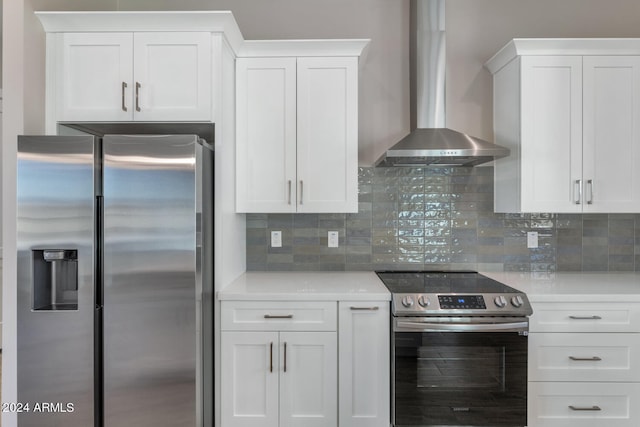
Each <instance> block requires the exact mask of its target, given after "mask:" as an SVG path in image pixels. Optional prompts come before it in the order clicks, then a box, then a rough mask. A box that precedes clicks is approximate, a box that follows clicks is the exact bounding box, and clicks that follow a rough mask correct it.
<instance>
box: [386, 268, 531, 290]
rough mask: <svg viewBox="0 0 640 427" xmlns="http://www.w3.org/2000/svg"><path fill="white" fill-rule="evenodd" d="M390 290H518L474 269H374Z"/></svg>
mask: <svg viewBox="0 0 640 427" xmlns="http://www.w3.org/2000/svg"><path fill="white" fill-rule="evenodd" d="M376 273H377V274H378V277H379V278H380V280H382V282H383V283H384V284H385V286H386V287H387V289H389V291H391V293H403V294H405V293H407V294H408V293H411V294H420V293H429V294H447V293H452V294H461V293H469V294H478V293H496V294H498V293H514V292H519V291H518V290H516V289H513V288H511V287H509V286H507V285H505V284H504V283H500V282H498V281H496V280H493V279H491V278H489V277H486V276H483V275H482V274H480V273H477V272H474V271H377V272H376Z"/></svg>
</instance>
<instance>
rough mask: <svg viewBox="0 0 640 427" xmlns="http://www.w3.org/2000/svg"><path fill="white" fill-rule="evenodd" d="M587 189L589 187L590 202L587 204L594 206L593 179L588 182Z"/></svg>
mask: <svg viewBox="0 0 640 427" xmlns="http://www.w3.org/2000/svg"><path fill="white" fill-rule="evenodd" d="M587 187H589V200H587V204H588V205H592V204H593V180H592V179H588V180H587Z"/></svg>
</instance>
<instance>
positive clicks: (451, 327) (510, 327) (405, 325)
mask: <svg viewBox="0 0 640 427" xmlns="http://www.w3.org/2000/svg"><path fill="white" fill-rule="evenodd" d="M528 330H529V322H528V321H523V322H509V323H428V322H411V321H406V320H398V321H397V322H396V325H395V329H394V332H527V331H528Z"/></svg>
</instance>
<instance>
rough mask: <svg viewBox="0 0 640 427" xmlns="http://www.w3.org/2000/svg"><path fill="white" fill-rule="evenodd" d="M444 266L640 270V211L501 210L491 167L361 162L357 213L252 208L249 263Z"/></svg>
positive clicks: (270, 266) (259, 266)
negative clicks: (278, 234)
mask: <svg viewBox="0 0 640 427" xmlns="http://www.w3.org/2000/svg"><path fill="white" fill-rule="evenodd" d="M272 230H281V231H282V247H281V248H272V247H270V246H269V236H270V232H271V231H272ZM330 230H336V231H338V232H339V233H340V240H339V245H340V246H339V247H338V248H329V247H327V232H328V231H330ZM528 231H537V232H538V244H539V246H538V248H537V249H528V248H527V232H528ZM439 268H444V269H472V270H494V271H495V270H498V271H502V270H505V271H579V270H584V271H634V270H638V271H640V214H585V215H575V214H553V213H532V214H497V213H493V168H492V167H476V168H454V167H444V168H403V167H398V168H360V171H359V209H358V213H354V214H248V215H247V269H248V270H380V269H439Z"/></svg>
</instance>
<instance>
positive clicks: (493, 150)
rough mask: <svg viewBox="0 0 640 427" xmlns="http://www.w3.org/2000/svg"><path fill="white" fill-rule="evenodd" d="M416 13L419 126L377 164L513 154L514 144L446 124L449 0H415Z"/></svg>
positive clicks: (474, 161)
mask: <svg viewBox="0 0 640 427" xmlns="http://www.w3.org/2000/svg"><path fill="white" fill-rule="evenodd" d="M411 15H412V17H415V21H414V22H412V25H411V39H412V40H411V42H412V46H411V55H412V61H411V62H412V67H411V68H412V79H411V80H412V83H414V84H412V102H411V110H412V122H415V124H416V126H417V128H416V129H414V130H413V131H412V132H411V133H410V134H409V135H407V136H406V137H404V138H403V139H401V140H400V141H399V142H398V143H397V144H395V145H394V146H393V147H391V148H390V149H388V150H387V151H386V153H385V154H383V155H382V157H381V158H380V159H378V161H377V162H376V166H476V165H479V164H482V163H486V162H490V161H492V160H495V159H498V158H501V157H506V156H508V155H509V149H508V148H505V147H502V146H499V145H496V144H493V143H491V142H488V141H484V140H482V139H480V138H476V137H473V136H469V135H467V134H465V133H462V132H457V131H455V130H452V129H448V128H446V127H445V62H446V55H445V46H446V39H445V26H444V23H445V0H412V4H411ZM414 115H415V120H414ZM412 124H413V123H412ZM413 127H414V126H412V128H413Z"/></svg>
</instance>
